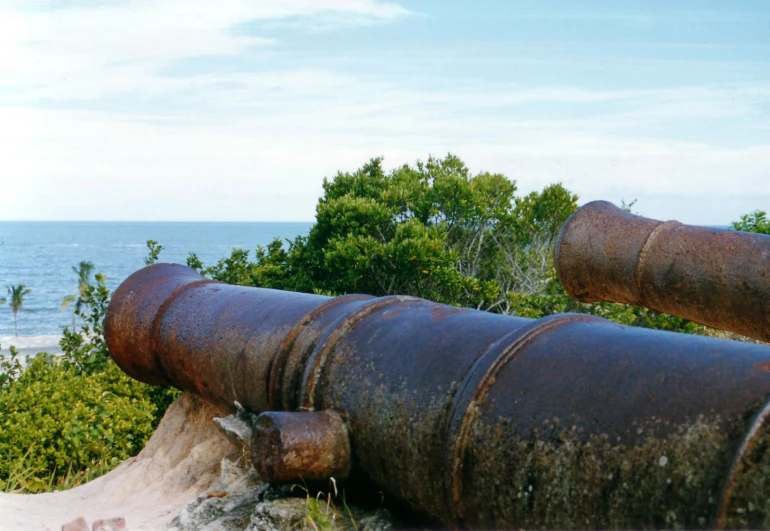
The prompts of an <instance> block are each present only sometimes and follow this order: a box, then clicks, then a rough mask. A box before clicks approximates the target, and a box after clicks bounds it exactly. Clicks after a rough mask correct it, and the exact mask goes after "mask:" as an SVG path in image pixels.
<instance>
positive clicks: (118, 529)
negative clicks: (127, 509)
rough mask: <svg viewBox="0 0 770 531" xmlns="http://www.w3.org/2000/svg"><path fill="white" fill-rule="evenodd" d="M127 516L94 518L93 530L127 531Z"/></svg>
mask: <svg viewBox="0 0 770 531" xmlns="http://www.w3.org/2000/svg"><path fill="white" fill-rule="evenodd" d="M125 530H126V519H125V518H107V519H104V520H94V523H93V525H92V526H91V531H125Z"/></svg>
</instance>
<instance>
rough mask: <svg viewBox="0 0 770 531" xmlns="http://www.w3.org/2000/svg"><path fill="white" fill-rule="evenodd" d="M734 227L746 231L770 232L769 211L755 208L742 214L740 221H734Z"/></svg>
mask: <svg viewBox="0 0 770 531" xmlns="http://www.w3.org/2000/svg"><path fill="white" fill-rule="evenodd" d="M733 228H734V229H735V230H740V231H744V232H755V233H758V234H770V219H767V213H765V212H763V211H761V210H755V211H754V212H752V213H750V214H744V215H743V216H741V219H740V221H733Z"/></svg>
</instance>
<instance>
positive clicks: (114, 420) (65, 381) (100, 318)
mask: <svg viewBox="0 0 770 531" xmlns="http://www.w3.org/2000/svg"><path fill="white" fill-rule="evenodd" d="M158 249H160V247H158ZM96 281H97V283H96V285H88V286H87V288H86V289H85V290H84V295H83V302H84V303H83V304H82V305H81V308H80V309H78V310H76V312H75V314H76V316H77V317H80V318H81V321H82V325H81V328H80V329H79V330H70V329H65V330H64V336H63V338H62V340H61V342H60V346H61V348H62V351H63V355H62V356H51V355H47V354H38V355H37V356H36V357H35V358H33V359H31V360H30V361H29V364H28V365H27V366H26V367H24V368H22V366H21V364H20V362H19V360H18V357H17V353H16V351H15V349H14V348H13V347H11V351H10V355H9V356H4V355H2V354H1V353H0V490H3V491H13V492H42V491H45V490H51V489H63V488H69V487H72V486H76V485H77V484H78V483H80V482H82V481H85V480H87V479H92V478H94V477H97V476H98V475H101V474H103V473H105V472H108V471H109V470H111V469H112V468H114V467H115V466H117V465H118V464H119V463H120V462H121V461H123V460H125V459H126V458H128V457H131V456H133V455H136V454H137V453H138V452H139V451H140V450H141V449H142V448H143V447H144V444H145V443H146V442H147V439H148V438H149V437H150V435H152V432H153V431H154V429H155V427H156V426H157V425H158V423H159V422H160V419H161V418H162V416H163V414H164V413H165V411H166V408H167V407H168V406H169V405H170V404H171V402H172V401H173V400H174V398H176V397H177V396H178V395H179V391H177V390H176V389H163V388H160V387H153V386H149V385H145V384H143V383H140V382H138V381H136V380H133V379H132V378H130V377H129V376H128V375H126V374H125V373H124V372H123V371H122V370H120V368H118V366H117V365H115V363H114V362H113V361H112V359H111V358H110V357H109V353H108V352H107V345H106V343H105V341H104V314H105V312H106V309H107V305H108V303H109V300H110V295H111V294H110V292H109V290H108V289H107V288H106V287H105V285H104V281H105V278H104V276H103V275H96Z"/></svg>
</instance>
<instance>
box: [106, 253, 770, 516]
mask: <svg viewBox="0 0 770 531" xmlns="http://www.w3.org/2000/svg"><path fill="white" fill-rule="evenodd" d="M105 327H106V339H107V344H108V346H109V350H110V353H111V355H112V357H113V359H114V360H115V361H116V362H117V364H118V365H119V366H120V367H121V368H123V370H125V371H126V372H127V373H128V374H129V375H131V376H133V377H134V378H136V379H138V380H141V381H144V382H147V383H151V384H159V385H173V386H176V387H178V388H180V389H185V390H187V391H190V392H193V393H195V394H198V395H200V396H202V397H204V398H205V399H207V400H209V401H212V402H216V403H219V404H224V405H228V406H232V403H233V402H234V401H239V402H240V403H241V404H243V405H244V406H245V407H246V408H248V409H249V410H250V411H252V412H254V413H260V416H259V418H258V421H257V427H256V430H255V436H254V438H253V447H252V456H253V459H254V462H255V466H256V467H257V468H258V470H259V471H260V473H261V475H262V476H263V477H264V478H265V479H266V480H268V481H296V482H300V481H303V480H305V479H323V478H324V477H329V476H334V477H336V478H338V479H342V478H344V476H345V475H347V474H348V473H350V472H351V471H352V473H357V474H361V475H365V476H366V477H368V478H369V479H370V480H371V481H372V482H374V483H375V484H376V485H378V486H379V487H380V488H382V489H383V490H384V491H386V492H387V493H389V495H391V496H394V497H396V498H399V499H401V500H405V501H406V502H408V503H409V504H411V505H412V506H413V507H414V508H416V509H418V510H419V511H422V512H424V513H426V514H428V515H430V516H432V517H433V518H436V519H438V520H440V521H441V522H443V523H444V524H445V525H447V526H453V527H454V526H462V527H467V528H497V529H500V528H514V527H515V528H520V527H545V528H608V527H613V528H620V527H626V528H654V527H659V528H662V527H667V528H671V527H706V526H729V527H742V526H754V527H757V526H768V525H769V524H770V501H769V500H770V451H769V450H768V446H769V445H768V433H769V431H768V430H770V427H769V425H768V421H767V417H768V416H769V415H770V406H769V405H768V398H769V396H770V348H768V347H766V346H763V345H757V344H750V343H740V342H732V341H726V340H718V339H713V338H705V337H696V336H687V335H683V334H673V333H667V332H659V331H652V330H645V329H637V328H632V327H626V326H620V325H617V324H614V323H610V322H608V321H605V320H603V319H600V318H597V317H592V316H587V315H576V314H563V315H555V316H550V317H547V318H544V319H540V320H530V319H523V318H517V317H510V316H502V315H495V314H490V313H485V312H480V311H475V310H470V309H465V308H455V307H450V306H445V305H441V304H435V303H431V302H428V301H425V300H422V299H416V298H412V297H398V296H394V297H383V298H374V297H370V296H366V295H348V296H343V297H336V298H330V297H323V296H317V295H309V294H301V293H289V292H282V291H276V290H269V289H259V288H246V287H240V286H231V285H226V284H222V283H219V282H214V281H211V280H207V279H204V278H203V277H201V276H200V275H199V274H198V273H197V272H195V271H194V270H192V269H189V268H186V267H183V266H177V265H171V264H156V265H152V266H149V267H146V268H144V269H141V270H140V271H138V272H136V273H134V274H133V275H131V276H130V277H129V278H128V279H127V280H126V281H125V282H123V284H121V286H120V287H119V288H118V290H117V291H116V292H115V294H114V296H113V298H112V301H111V303H110V306H109V309H108V312H107V317H106V323H105Z"/></svg>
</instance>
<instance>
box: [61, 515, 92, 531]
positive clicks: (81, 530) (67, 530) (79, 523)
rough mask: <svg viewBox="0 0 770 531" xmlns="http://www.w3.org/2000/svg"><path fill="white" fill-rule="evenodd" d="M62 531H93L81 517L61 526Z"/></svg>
mask: <svg viewBox="0 0 770 531" xmlns="http://www.w3.org/2000/svg"><path fill="white" fill-rule="evenodd" d="M61 531H91V529H90V528H89V527H88V522H86V519H85V518H83V517H82V516H79V517H78V518H76V519H75V520H73V521H71V522H69V523H67V524H64V525H63V526H61Z"/></svg>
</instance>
